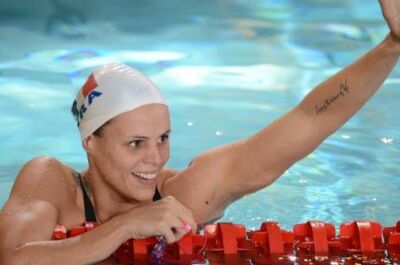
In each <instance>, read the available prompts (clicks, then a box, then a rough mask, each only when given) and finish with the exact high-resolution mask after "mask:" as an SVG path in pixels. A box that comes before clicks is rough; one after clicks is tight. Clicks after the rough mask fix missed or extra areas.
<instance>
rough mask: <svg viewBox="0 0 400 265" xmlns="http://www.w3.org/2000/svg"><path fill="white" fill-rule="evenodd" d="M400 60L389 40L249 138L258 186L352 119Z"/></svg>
mask: <svg viewBox="0 0 400 265" xmlns="http://www.w3.org/2000/svg"><path fill="white" fill-rule="evenodd" d="M399 55H400V44H399V42H398V41H397V40H395V38H394V37H392V36H391V35H389V36H388V37H387V38H386V39H385V40H384V41H383V42H382V43H380V44H379V45H378V46H377V47H375V48H374V49H372V50H371V51H370V52H368V53H367V54H365V55H364V56H362V57H361V58H360V59H359V60H357V61H356V62H354V63H353V64H351V65H349V66H348V67H346V68H345V69H343V70H342V71H340V72H339V73H337V74H336V75H334V76H333V77H331V78H330V79H328V80H326V81H325V82H323V83H322V84H320V85H318V86H317V87H316V88H315V89H314V90H312V91H311V92H310V93H309V94H308V95H307V96H306V97H305V98H304V100H303V101H302V102H301V103H300V104H299V105H298V106H296V107H295V108H294V109H293V110H291V111H290V112H289V113H287V114H286V115H284V116H283V117H282V118H280V119H278V120H277V121H275V122H273V123H272V124H271V125H270V126H268V127H266V128H265V129H263V130H262V131H260V132H259V133H257V134H256V135H254V136H252V137H250V138H249V139H247V140H246V146H247V148H246V154H247V155H246V157H248V161H249V163H251V164H252V166H253V167H254V168H256V169H257V172H258V174H260V173H261V175H259V176H258V177H261V176H264V177H265V178H264V179H263V180H262V182H261V183H260V185H261V186H260V187H262V186H265V185H268V184H269V183H271V182H273V181H274V180H275V179H276V178H277V177H279V176H280V175H281V174H282V173H283V172H284V171H285V170H287V169H288V168H289V167H290V166H291V165H292V164H293V163H294V162H296V161H298V160H300V159H302V158H303V157H305V156H306V155H307V154H309V153H310V152H311V151H313V150H314V149H315V148H316V147H317V146H318V145H319V144H320V143H321V142H322V141H323V140H324V139H325V138H326V137H328V136H329V135H331V134H332V133H333V132H335V131H336V130H337V129H338V128H339V127H340V126H342V125H343V124H344V123H345V122H346V121H347V120H348V119H349V118H350V117H352V116H353V115H354V114H355V113H356V112H357V111H358V110H359V109H360V108H361V107H362V106H363V105H364V103H365V102H366V101H367V100H368V99H369V98H370V97H371V96H372V95H373V94H374V93H375V92H376V91H377V90H378V88H379V87H380V86H381V85H382V83H383V81H384V80H385V78H386V77H387V76H388V74H389V73H390V71H391V70H392V69H393V67H394V66H395V64H396V62H397V60H398V57H399ZM254 178H257V176H254Z"/></svg>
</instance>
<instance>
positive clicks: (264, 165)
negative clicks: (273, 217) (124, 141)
mask: <svg viewBox="0 0 400 265" xmlns="http://www.w3.org/2000/svg"><path fill="white" fill-rule="evenodd" d="M380 3H381V6H382V9H383V12H384V16H385V18H386V20H387V21H388V24H389V25H390V28H391V34H390V35H389V36H387V38H386V39H385V40H384V41H383V42H382V43H380V44H379V45H378V46H376V47H375V48H374V49H372V50H371V51H369V52H368V53H367V54H365V55H364V56H362V57H361V58H360V59H358V60H357V61H356V62H354V63H353V64H351V65H349V66H348V67H346V68H344V69H343V70H341V71H340V72H339V73H337V74H336V75H334V76H333V77H331V78H330V79H328V80H326V81H325V82H323V83H321V84H320V85H318V86H317V87H316V88H315V89H314V90H312V91H311V92H310V93H309V94H308V95H307V96H306V97H305V98H304V100H303V101H302V102H301V103H300V104H299V105H298V106H296V107H295V108H294V109H293V110H291V111H290V112H289V113H287V114H286V115H284V116H283V117H281V118H279V119H278V120H276V121H274V122H273V123H272V124H270V125H268V126H267V127H265V128H264V129H263V130H261V131H260V132H258V133H256V134H255V135H253V136H251V137H249V138H248V139H245V140H243V141H239V142H236V143H233V144H229V145H225V146H221V147H218V148H215V149H212V150H209V151H207V152H205V153H203V154H201V155H200V156H198V157H197V158H195V159H194V160H193V163H192V164H191V165H190V166H189V168H187V169H186V170H184V171H182V172H181V173H179V174H178V175H176V176H174V177H172V178H170V179H168V180H167V181H166V184H165V193H166V194H169V195H172V196H175V197H176V198H177V199H178V200H180V201H181V202H182V203H184V204H185V205H186V206H187V207H188V208H189V209H191V210H192V211H193V212H194V214H195V217H196V221H198V222H200V223H201V222H207V221H209V220H211V219H213V218H215V217H217V216H219V215H221V214H222V212H223V211H224V209H225V208H226V207H227V206H228V205H229V204H230V203H232V202H233V201H235V200H236V199H238V198H240V197H242V196H244V195H245V194H248V193H251V192H254V191H257V190H259V189H262V188H264V187H266V186H268V185H269V184H271V183H272V182H273V181H275V180H276V179H277V178H278V177H279V176H281V175H282V174H283V173H284V172H285V171H286V170H287V169H288V168H289V167H290V166H291V165H293V163H295V162H296V161H298V160H300V159H302V158H304V157H305V156H306V155H307V154H309V153H310V152H312V151H313V150H314V149H315V148H316V147H317V146H318V145H319V144H320V143H321V142H322V141H323V140H324V139H326V138H327V137H328V136H329V135H331V134H332V133H333V132H335V131H336V130H337V129H338V128H339V127H340V126H342V125H343V124H344V123H345V122H346V121H347V120H348V119H349V118H350V117H352V115H354V114H355V113H356V112H357V111H358V110H359V109H360V108H361V107H362V106H363V105H364V104H365V103H366V102H367V100H368V99H369V98H370V97H371V96H372V95H373V94H374V93H375V92H376V91H377V90H378V89H379V87H380V86H381V85H382V83H383V81H384V80H385V79H386V77H387V76H388V74H389V73H390V72H391V70H392V69H393V67H394V66H395V65H396V63H397V61H398V58H399V55H400V38H399V36H398V35H397V33H396V32H399V33H400V23H399V22H398V21H400V20H399V19H398V18H399V17H400V2H399V1H397V0H381V1H380ZM259 118H260V119H262V117H259Z"/></svg>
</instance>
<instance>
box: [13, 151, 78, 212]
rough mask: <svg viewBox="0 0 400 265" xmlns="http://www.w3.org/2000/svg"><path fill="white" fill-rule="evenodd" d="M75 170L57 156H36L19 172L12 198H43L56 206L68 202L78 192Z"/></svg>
mask: <svg viewBox="0 0 400 265" xmlns="http://www.w3.org/2000/svg"><path fill="white" fill-rule="evenodd" d="M73 174H74V171H73V170H72V169H71V168H70V167H68V166H66V165H64V164H62V163H61V162H60V161H58V160H57V159H55V158H52V157H48V156H41V157H36V158H34V159H32V160H30V161H29V162H27V163H26V164H25V165H24V166H23V167H22V168H21V170H20V172H19V173H18V175H17V177H16V180H15V183H14V186H13V188H12V191H11V194H10V199H11V198H18V200H28V201H29V200H43V201H48V202H50V203H52V204H53V205H54V206H55V207H56V208H59V207H60V206H61V205H64V206H65V204H66V203H68V201H69V200H70V199H71V196H73V197H74V194H75V193H76V184H75V180H74V178H73Z"/></svg>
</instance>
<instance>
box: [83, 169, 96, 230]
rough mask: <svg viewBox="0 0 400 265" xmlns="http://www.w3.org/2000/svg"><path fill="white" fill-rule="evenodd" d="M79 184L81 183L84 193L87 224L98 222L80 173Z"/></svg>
mask: <svg viewBox="0 0 400 265" xmlns="http://www.w3.org/2000/svg"><path fill="white" fill-rule="evenodd" d="M78 176H79V182H80V183H81V188H82V193H83V204H84V205H85V219H86V222H97V218H96V213H95V212H94V207H93V204H92V202H91V201H90V198H89V195H88V194H87V192H86V189H85V186H84V185H83V182H82V176H81V174H80V173H78Z"/></svg>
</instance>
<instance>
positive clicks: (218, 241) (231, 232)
mask: <svg viewBox="0 0 400 265" xmlns="http://www.w3.org/2000/svg"><path fill="white" fill-rule="evenodd" d="M204 233H205V236H206V238H207V246H206V247H207V250H209V251H216V252H223V254H224V255H232V254H237V253H238V250H246V249H243V248H240V245H241V244H240V243H241V242H240V241H243V240H245V239H246V228H245V227H244V226H243V225H238V224H232V223H218V224H216V225H207V226H206V227H205V228H204ZM246 245H247V244H246Z"/></svg>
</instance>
